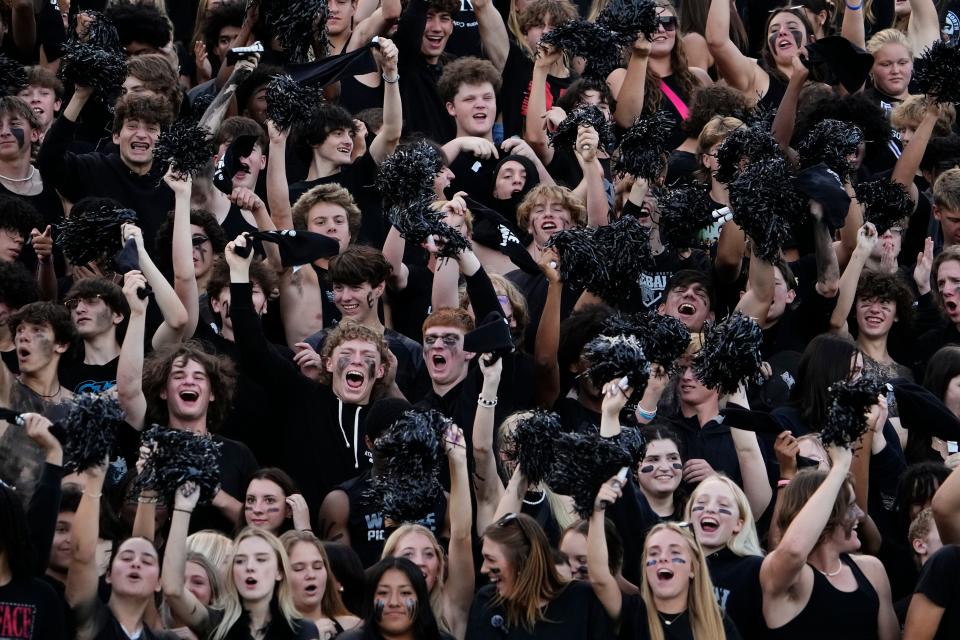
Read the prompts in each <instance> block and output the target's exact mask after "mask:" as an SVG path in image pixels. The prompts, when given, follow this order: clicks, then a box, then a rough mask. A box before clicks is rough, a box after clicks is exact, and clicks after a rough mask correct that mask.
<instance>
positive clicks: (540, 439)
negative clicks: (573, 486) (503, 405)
mask: <svg viewBox="0 0 960 640" xmlns="http://www.w3.org/2000/svg"><path fill="white" fill-rule="evenodd" d="M560 433H561V427H560V417H559V416H558V415H557V414H555V413H551V412H549V411H541V410H535V411H531V412H530V413H528V414H526V415H524V416H523V417H521V418H519V419H518V420H517V424H516V428H515V429H514V431H513V434H511V436H510V445H511V446H510V447H508V450H509V451H510V456H509V457H510V459H511V460H513V461H515V462H516V463H517V464H518V465H520V471H521V472H522V473H523V476H524V477H525V478H526V479H527V482H528V483H529V484H530V485H531V486H535V485H537V484H539V483H540V482H541V481H543V480H545V479H546V478H548V477H549V476H550V471H551V469H552V468H553V458H554V456H553V447H554V445H555V444H556V442H557V439H558V438H559V437H560Z"/></svg>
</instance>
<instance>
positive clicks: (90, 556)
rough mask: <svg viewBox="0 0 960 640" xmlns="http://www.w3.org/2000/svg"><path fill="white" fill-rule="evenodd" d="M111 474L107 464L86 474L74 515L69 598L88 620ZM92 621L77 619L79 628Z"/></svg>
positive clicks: (68, 572)
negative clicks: (102, 506)
mask: <svg viewBox="0 0 960 640" xmlns="http://www.w3.org/2000/svg"><path fill="white" fill-rule="evenodd" d="M106 473H107V461H106V460H104V461H103V464H101V465H97V466H94V467H91V468H89V469H87V470H85V471H84V472H83V476H84V480H85V482H84V487H83V496H81V498H80V504H79V505H78V506H77V512H76V514H75V515H74V516H73V526H72V527H71V529H70V532H71V541H72V544H73V555H71V556H70V568H69V569H68V570H67V586H66V593H65V596H66V599H67V603H68V604H69V605H70V606H71V607H73V608H74V611H75V613H77V614H78V618H82V617H84V616H83V615H81V614H80V612H85V611H86V610H87V607H81V606H80V605H85V604H89V603H91V602H93V599H94V598H96V597H97V583H98V582H99V575H98V572H97V542H98V540H99V537H100V499H101V498H102V497H103V481H104V478H105V476H106ZM89 622H90V621H89V620H83V619H78V620H76V623H77V628H78V629H80V628H83V627H84V626H85V625H86V624H88V623H89Z"/></svg>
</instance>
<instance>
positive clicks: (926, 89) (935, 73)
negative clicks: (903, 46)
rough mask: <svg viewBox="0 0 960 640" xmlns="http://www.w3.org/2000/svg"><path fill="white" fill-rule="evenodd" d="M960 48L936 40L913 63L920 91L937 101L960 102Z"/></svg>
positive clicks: (914, 76) (914, 75) (914, 79)
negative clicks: (959, 79) (959, 80)
mask: <svg viewBox="0 0 960 640" xmlns="http://www.w3.org/2000/svg"><path fill="white" fill-rule="evenodd" d="M958 77H960V49H958V48H957V46H956V45H954V44H949V43H947V42H943V41H940V40H938V41H936V42H934V43H933V46H931V47H929V48H928V49H926V50H925V51H924V52H923V53H922V54H921V55H920V57H919V58H918V59H917V60H915V61H914V63H913V81H914V82H915V83H916V86H917V89H918V90H919V92H920V93H925V94H927V95H928V96H930V97H932V98H933V99H935V100H936V101H937V102H953V103H957V102H960V82H957V78H958Z"/></svg>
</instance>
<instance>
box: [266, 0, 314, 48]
mask: <svg viewBox="0 0 960 640" xmlns="http://www.w3.org/2000/svg"><path fill="white" fill-rule="evenodd" d="M260 12H261V14H262V16H263V18H264V23H265V24H267V25H269V26H270V28H271V30H272V32H273V34H274V35H276V37H277V40H279V41H280V44H281V46H282V47H283V50H284V51H285V52H286V54H287V57H288V58H289V60H290V62H304V61H306V59H307V53H308V51H309V49H310V47H311V45H316V47H317V49H318V50H319V51H326V50H327V46H328V42H329V41H328V38H327V17H328V15H329V10H328V7H327V0H261V5H260Z"/></svg>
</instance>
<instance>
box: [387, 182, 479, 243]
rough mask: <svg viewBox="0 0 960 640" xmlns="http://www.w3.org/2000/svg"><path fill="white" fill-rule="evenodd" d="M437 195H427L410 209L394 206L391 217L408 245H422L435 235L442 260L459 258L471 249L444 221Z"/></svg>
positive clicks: (460, 235)
mask: <svg viewBox="0 0 960 640" xmlns="http://www.w3.org/2000/svg"><path fill="white" fill-rule="evenodd" d="M433 198H434V196H433V194H430V195H426V196H423V197H421V198H419V199H417V200H415V201H414V202H411V203H410V204H409V205H407V206H399V205H398V206H394V207H392V208H391V209H390V211H389V213H388V217H389V219H390V224H392V225H393V226H394V227H396V228H397V231H399V232H400V235H401V236H403V238H404V239H405V240H406V241H407V242H412V243H414V244H422V243H424V242H427V240H428V239H429V238H430V236H433V240H434V242H436V244H437V248H438V249H439V251H438V252H437V255H439V256H440V257H442V258H455V257H456V256H457V255H458V254H459V253H460V252H461V251H464V250H466V249H469V248H470V242H469V241H468V240H467V239H466V238H464V237H463V235H462V234H461V233H460V232H459V231H457V230H456V229H454V228H453V227H451V226H450V225H448V224H447V223H446V222H444V221H443V218H444V214H443V212H442V211H440V210H439V209H435V208H434V206H433V202H434V199H433Z"/></svg>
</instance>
